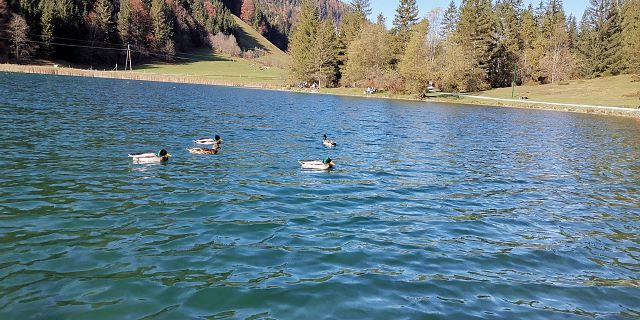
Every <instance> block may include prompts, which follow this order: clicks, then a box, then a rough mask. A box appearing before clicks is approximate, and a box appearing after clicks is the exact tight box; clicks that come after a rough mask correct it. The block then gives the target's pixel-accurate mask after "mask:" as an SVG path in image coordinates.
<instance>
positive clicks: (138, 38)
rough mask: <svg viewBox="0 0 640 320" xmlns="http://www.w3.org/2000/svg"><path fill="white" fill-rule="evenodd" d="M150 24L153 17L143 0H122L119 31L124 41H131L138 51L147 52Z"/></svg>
mask: <svg viewBox="0 0 640 320" xmlns="http://www.w3.org/2000/svg"><path fill="white" fill-rule="evenodd" d="M150 26H151V17H150V16H149V12H148V11H147V7H146V6H145V4H144V2H143V1H142V0H122V1H120V13H119V15H118V32H119V33H120V38H121V39H122V42H123V43H130V44H131V45H132V46H133V47H134V49H135V50H136V51H139V52H146V49H147V44H148V41H147V40H148V39H149V38H150V33H151V32H150Z"/></svg>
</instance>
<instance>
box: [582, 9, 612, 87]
mask: <svg viewBox="0 0 640 320" xmlns="http://www.w3.org/2000/svg"><path fill="white" fill-rule="evenodd" d="M620 9H621V8H620V7H619V6H618V5H617V3H616V1H611V0H591V1H590V4H589V7H588V8H587V10H586V11H585V14H584V16H583V21H582V22H581V24H580V36H579V41H578V47H579V54H580V59H581V65H582V74H583V75H584V76H587V77H595V76H599V75H603V74H605V73H606V74H618V73H620V71H621V70H622V56H621V54H622V50H621V33H622V28H621V25H622V21H621V13H620Z"/></svg>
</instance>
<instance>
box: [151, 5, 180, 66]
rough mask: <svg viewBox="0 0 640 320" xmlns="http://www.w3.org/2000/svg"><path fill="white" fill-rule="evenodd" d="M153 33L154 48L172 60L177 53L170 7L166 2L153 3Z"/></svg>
mask: <svg viewBox="0 0 640 320" xmlns="http://www.w3.org/2000/svg"><path fill="white" fill-rule="evenodd" d="M150 16H151V32H152V33H153V43H152V47H153V49H154V50H155V51H157V52H161V53H163V54H164V56H163V57H164V58H165V59H170V58H171V57H172V56H173V54H174V53H175V49H174V46H173V40H172V39H173V27H172V26H171V22H170V20H169V7H168V6H167V4H166V3H165V2H164V0H152V1H151V11H150Z"/></svg>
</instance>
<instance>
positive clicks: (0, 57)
mask: <svg viewBox="0 0 640 320" xmlns="http://www.w3.org/2000/svg"><path fill="white" fill-rule="evenodd" d="M10 19H11V12H10V11H9V5H8V4H7V0H0V63H5V62H7V61H8V60H9V44H8V41H7V40H6V38H8V37H9V35H8V34H7V31H8V30H9V21H10Z"/></svg>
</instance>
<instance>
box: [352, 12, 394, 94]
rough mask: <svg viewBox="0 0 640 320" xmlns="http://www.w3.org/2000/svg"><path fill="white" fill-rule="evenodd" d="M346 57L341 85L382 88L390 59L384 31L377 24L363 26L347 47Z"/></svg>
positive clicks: (390, 54)
mask: <svg viewBox="0 0 640 320" xmlns="http://www.w3.org/2000/svg"><path fill="white" fill-rule="evenodd" d="M347 57H348V59H347V63H346V65H345V70H344V73H343V84H345V85H347V86H358V85H367V86H376V87H383V86H384V85H385V79H384V78H385V74H387V73H388V72H389V71H390V70H391V58H392V53H391V51H390V48H389V45H388V35H387V31H386V29H385V28H384V27H383V26H381V25H378V24H371V23H367V24H365V26H364V27H363V28H362V30H361V32H360V35H359V36H358V37H357V38H356V40H354V41H353V42H352V43H351V44H350V45H349V48H348V50H347Z"/></svg>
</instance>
